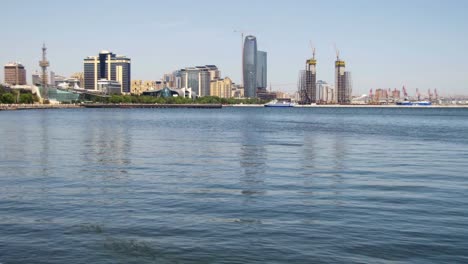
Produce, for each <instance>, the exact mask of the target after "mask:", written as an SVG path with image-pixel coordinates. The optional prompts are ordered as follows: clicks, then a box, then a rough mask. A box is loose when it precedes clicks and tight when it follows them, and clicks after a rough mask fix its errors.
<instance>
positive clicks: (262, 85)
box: [257, 50, 268, 89]
mask: <svg viewBox="0 0 468 264" xmlns="http://www.w3.org/2000/svg"><path fill="white" fill-rule="evenodd" d="M267 85H268V84H267V53H266V52H265V51H260V50H259V51H257V88H258V89H266V88H267Z"/></svg>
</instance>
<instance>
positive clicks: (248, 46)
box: [242, 35, 257, 98]
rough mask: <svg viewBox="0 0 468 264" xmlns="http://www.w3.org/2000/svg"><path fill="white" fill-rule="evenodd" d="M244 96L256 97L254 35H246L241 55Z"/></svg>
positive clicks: (255, 42)
mask: <svg viewBox="0 0 468 264" xmlns="http://www.w3.org/2000/svg"><path fill="white" fill-rule="evenodd" d="M242 64H243V65H242V68H243V79H244V96H245V97H249V98H254V97H256V94H257V39H256V38H255V37H254V36H251V35H249V36H246V37H245V41H244V50H243V57H242Z"/></svg>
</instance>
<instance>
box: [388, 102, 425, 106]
mask: <svg viewBox="0 0 468 264" xmlns="http://www.w3.org/2000/svg"><path fill="white" fill-rule="evenodd" d="M396 104H397V105H420V106H427V105H432V103H431V102H429V101H416V102H412V101H402V102H397V103H396Z"/></svg>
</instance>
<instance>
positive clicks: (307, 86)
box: [298, 50, 317, 104]
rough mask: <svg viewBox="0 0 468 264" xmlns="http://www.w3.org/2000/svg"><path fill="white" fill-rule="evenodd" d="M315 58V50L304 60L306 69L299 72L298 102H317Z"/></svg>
mask: <svg viewBox="0 0 468 264" xmlns="http://www.w3.org/2000/svg"><path fill="white" fill-rule="evenodd" d="M316 82H317V60H316V59H315V50H314V51H313V57H312V58H311V59H309V60H307V61H306V69H305V70H302V71H300V72H299V80H298V90H299V104H312V103H316V102H317V89H316Z"/></svg>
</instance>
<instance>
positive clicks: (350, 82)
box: [344, 71, 353, 103]
mask: <svg viewBox="0 0 468 264" xmlns="http://www.w3.org/2000/svg"><path fill="white" fill-rule="evenodd" d="M351 76H352V75H351V72H349V71H345V73H344V78H345V91H346V95H345V98H346V100H347V103H351V95H352V92H353V79H352V77H351Z"/></svg>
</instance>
